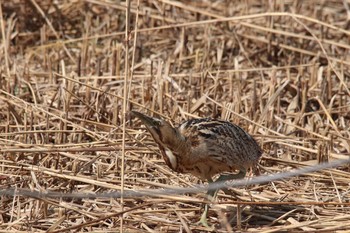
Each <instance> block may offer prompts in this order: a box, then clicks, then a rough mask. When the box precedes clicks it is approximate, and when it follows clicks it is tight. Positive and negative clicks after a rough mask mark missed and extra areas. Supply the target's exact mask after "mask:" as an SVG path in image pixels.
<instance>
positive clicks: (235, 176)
mask: <svg viewBox="0 0 350 233" xmlns="http://www.w3.org/2000/svg"><path fill="white" fill-rule="evenodd" d="M246 173H247V171H246V170H245V169H244V168H242V169H240V170H239V172H238V173H237V174H228V175H221V176H219V178H218V179H217V180H216V181H215V183H216V182H222V181H228V180H236V179H243V178H244V177H245V175H246ZM221 190H222V191H224V192H225V193H226V191H227V188H222V189H221ZM218 191H219V190H218V189H217V190H216V191H215V192H218Z"/></svg>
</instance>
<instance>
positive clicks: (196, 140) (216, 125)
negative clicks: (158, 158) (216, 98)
mask: <svg viewBox="0 0 350 233" xmlns="http://www.w3.org/2000/svg"><path fill="white" fill-rule="evenodd" d="M132 114H133V115H134V116H136V117H138V118H139V119H140V120H141V121H142V122H143V124H144V125H145V126H146V127H147V129H148V131H149V132H150V133H151V135H152V137H153V139H154V140H155V141H156V143H157V144H158V146H159V149H160V151H161V153H162V155H163V158H164V160H165V162H166V164H167V165H168V166H169V167H170V168H171V169H172V170H174V171H176V172H179V173H190V174H192V175H194V176H197V177H198V178H200V179H201V180H208V182H213V180H212V177H213V176H215V175H216V174H220V173H223V172H233V171H235V170H239V173H238V174H232V175H221V176H220V177H219V178H218V179H217V181H223V180H230V179H237V178H243V177H244V176H245V173H246V170H247V168H249V167H251V166H254V165H256V164H257V163H258V160H259V158H260V156H261V154H262V150H261V149H260V147H259V145H258V144H257V142H256V141H255V140H254V138H253V137H252V136H250V135H249V134H248V133H247V132H246V131H244V130H243V129H242V128H240V127H239V126H237V125H235V124H232V123H230V122H228V121H224V120H218V119H211V118H200V119H192V120H188V121H185V122H183V123H181V124H180V125H179V126H178V127H173V126H172V125H171V124H170V123H169V122H167V121H165V120H163V119H158V118H154V117H149V116H146V115H144V114H142V113H139V112H136V111H132ZM215 193H216V192H213V191H211V192H208V195H209V196H215ZM207 211H208V207H207V206H206V209H205V212H204V213H203V215H202V218H201V222H202V223H203V225H207V223H206V215H207Z"/></svg>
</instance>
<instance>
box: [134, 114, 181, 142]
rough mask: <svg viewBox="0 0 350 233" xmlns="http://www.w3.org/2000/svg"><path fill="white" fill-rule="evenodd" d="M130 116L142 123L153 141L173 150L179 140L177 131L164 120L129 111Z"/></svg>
mask: <svg viewBox="0 0 350 233" xmlns="http://www.w3.org/2000/svg"><path fill="white" fill-rule="evenodd" d="M131 114H132V115H134V116H136V117H137V118H139V119H140V120H141V121H142V123H143V124H144V125H145V126H146V127H147V129H148V131H149V132H150V133H151V135H152V137H153V138H154V140H155V141H156V142H157V143H158V144H160V145H162V146H163V147H167V148H174V147H175V146H176V144H177V143H178V140H179V139H180V138H181V137H180V135H179V132H178V130H177V129H176V128H174V127H173V126H172V125H171V124H170V123H169V122H167V121H166V120H163V119H159V118H155V117H149V116H146V115H145V114H142V113H140V112H137V111H131Z"/></svg>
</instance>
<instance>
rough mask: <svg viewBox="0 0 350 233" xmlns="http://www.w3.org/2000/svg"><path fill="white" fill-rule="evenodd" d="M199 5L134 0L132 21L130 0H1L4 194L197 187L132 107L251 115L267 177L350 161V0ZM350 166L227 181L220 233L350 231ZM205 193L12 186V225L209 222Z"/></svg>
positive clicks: (113, 227) (216, 213)
mask: <svg viewBox="0 0 350 233" xmlns="http://www.w3.org/2000/svg"><path fill="white" fill-rule="evenodd" d="M186 2H187V1H182V2H180V1H168V0H159V1H158V0H157V1H151V0H144V1H141V2H140V3H139V4H140V5H139V7H137V4H138V3H137V2H136V1H133V2H132V3H131V7H130V8H129V13H130V23H127V21H126V12H128V11H127V9H126V5H125V3H119V1H104V0H102V1H95V0H86V1H63V0H61V1H43V0H13V1H2V3H1V11H0V13H1V17H2V23H1V25H0V26H1V42H2V43H1V47H0V50H1V53H0V54H1V55H0V93H1V94H0V153H1V154H0V182H1V183H0V184H1V186H0V187H1V189H2V190H5V189H7V188H11V187H12V188H13V187H15V188H18V189H20V188H25V189H30V190H36V191H42V192H45V191H46V190H50V191H57V192H61V193H71V192H73V193H103V192H111V191H119V190H121V189H125V190H143V189H158V188H168V187H191V186H192V185H193V184H197V183H198V182H199V181H198V180H197V179H196V178H194V177H191V176H189V175H182V174H175V173H174V172H172V171H171V170H170V169H169V168H168V167H166V165H165V163H164V161H163V160H162V158H161V156H160V154H159V151H158V150H157V148H156V145H155V143H154V142H153V141H152V139H151V138H150V136H149V135H148V134H147V133H145V131H144V129H143V127H141V125H140V122H139V121H135V120H134V119H130V117H129V115H128V114H125V113H127V112H128V111H129V110H131V109H136V110H139V111H142V112H147V113H157V114H158V115H161V116H163V117H167V118H168V119H171V120H172V121H173V122H181V121H182V120H184V119H188V118H192V117H198V116H202V117H203V116H212V117H220V118H223V119H227V120H230V121H232V122H234V123H238V124H240V125H241V126H242V127H243V128H245V129H247V130H248V131H249V132H250V133H252V134H253V135H254V136H255V137H256V139H257V140H258V142H259V143H260V144H261V145H262V147H263V148H264V152H265V153H264V156H263V158H262V160H261V163H260V164H261V168H260V173H261V174H270V173H277V172H281V171H288V170H291V169H293V168H298V167H303V166H309V165H314V164H318V163H319V162H323V161H330V160H333V159H338V158H348V157H349V153H350V148H349V147H350V146H349V145H350V140H349V138H350V130H349V125H350V113H349V112H350V107H349V106H350V92H349V88H350V55H349V54H350V45H349V42H350V31H349V29H350V21H349V19H350V18H349V17H350V9H349V7H350V3H349V2H348V1H346V0H344V1H340V0H338V1H335V0H333V1H276V3H275V1H257V0H246V1H193V3H191V4H188V3H186ZM269 3H270V4H269ZM135 22H136V23H135ZM136 25H137V26H136ZM125 31H127V32H128V35H127V36H125ZM126 38H127V39H126ZM126 70H130V72H125V71H126ZM349 178H350V168H349V166H348V165H347V166H345V167H342V168H338V169H332V170H325V171H322V172H317V173H312V174H305V175H304V176H300V177H294V178H292V179H288V180H281V181H276V182H271V183H267V184H261V185H255V186H250V187H243V188H234V189H232V192H233V193H234V195H226V194H224V193H222V192H220V195H219V198H218V202H217V203H216V204H213V206H212V208H211V209H210V212H209V219H208V220H209V222H210V223H211V224H212V225H214V226H215V228H216V231H218V232H226V231H240V230H241V231H253V232H281V231H293V232H296V231H305V232H310V231H319V232H321V231H326V232H329V231H338V232H342V231H344V232H345V231H349V230H350V224H349V222H350V209H349V203H350V186H349ZM202 202H203V193H198V194H196V195H193V194H191V195H190V194H188V195H169V196H159V197H143V198H124V199H122V200H120V199H112V198H111V199H106V198H100V199H79V198H73V199H72V198H71V199H69V198H63V199H62V198H61V199H59V198H45V197H44V198H43V197H41V198H30V197H26V196H21V195H19V196H15V197H13V196H5V195H4V196H2V197H1V210H0V223H1V224H0V230H1V231H2V232H3V231H6V232H15V231H16V232H18V231H32V232H40V231H49V232H61V231H65V230H67V229H71V230H73V229H74V230H75V231H95V232H108V231H113V232H115V231H120V230H123V231H125V232H179V231H183V232H191V231H192V232H198V231H206V230H207V229H205V228H203V227H201V226H198V225H196V224H195V222H196V221H197V220H198V219H199V216H200V211H201V209H200V208H201V203H202ZM123 211H124V212H123ZM237 213H239V214H238V217H237V216H236V215H237ZM230 219H231V220H230ZM230 221H231V224H228V222H230Z"/></svg>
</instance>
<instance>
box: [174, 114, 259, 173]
mask: <svg viewBox="0 0 350 233" xmlns="http://www.w3.org/2000/svg"><path fill="white" fill-rule="evenodd" d="M178 130H179V132H180V133H181V134H182V135H184V136H185V137H186V138H187V140H188V141H189V143H191V152H190V153H189V156H187V158H189V159H190V160H191V161H185V162H184V164H194V163H197V164H199V165H197V166H198V167H199V170H201V171H202V173H203V171H206V172H207V173H210V174H209V176H212V175H215V174H218V173H221V172H224V171H231V170H234V169H241V168H245V169H246V168H249V167H251V166H253V165H255V164H256V163H257V162H258V160H259V158H260V156H261V154H262V151H261V148H260V147H259V145H258V144H257V142H256V141H255V139H254V138H253V137H252V136H251V135H249V134H248V133H247V132H246V131H244V130H243V129H242V128H241V127H239V126H238V125H235V124H232V123H230V122H228V121H224V120H218V119H211V118H201V119H191V120H188V121H185V122H183V123H182V124H181V125H180V126H179V127H178ZM196 161H197V162H196ZM206 167H208V168H206ZM192 173H193V172H192ZM203 175H204V174H202V175H201V176H203Z"/></svg>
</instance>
